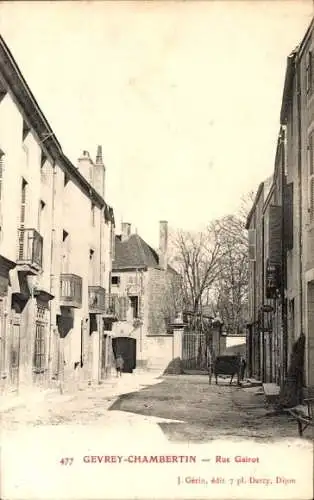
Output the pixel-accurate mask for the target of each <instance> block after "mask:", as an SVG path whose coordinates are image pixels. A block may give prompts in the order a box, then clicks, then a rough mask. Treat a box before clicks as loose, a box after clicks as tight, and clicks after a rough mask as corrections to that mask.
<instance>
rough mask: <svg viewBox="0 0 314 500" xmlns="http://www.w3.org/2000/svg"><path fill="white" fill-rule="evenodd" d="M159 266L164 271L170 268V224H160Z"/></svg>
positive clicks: (162, 221)
mask: <svg viewBox="0 0 314 500" xmlns="http://www.w3.org/2000/svg"><path fill="white" fill-rule="evenodd" d="M159 265H160V267H161V268H162V269H164V270H166V269H167V268H168V222H167V221H165V220H161V221H160V222H159Z"/></svg>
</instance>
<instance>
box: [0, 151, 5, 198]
mask: <svg viewBox="0 0 314 500" xmlns="http://www.w3.org/2000/svg"><path fill="white" fill-rule="evenodd" d="M3 169H4V154H3V153H2V151H1V150H0V202H1V198H2V190H3V187H2V186H3Z"/></svg>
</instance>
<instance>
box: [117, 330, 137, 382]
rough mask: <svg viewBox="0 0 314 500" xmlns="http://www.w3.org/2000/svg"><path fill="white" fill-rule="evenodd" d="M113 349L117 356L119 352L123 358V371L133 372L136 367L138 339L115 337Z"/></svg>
mask: <svg viewBox="0 0 314 500" xmlns="http://www.w3.org/2000/svg"><path fill="white" fill-rule="evenodd" d="M112 349H113V353H114V357H115V358H116V357H117V356H118V355H119V354H120V355H121V356H122V358H123V361H124V366H123V372H124V373H132V371H133V370H134V369H135V368H136V339H131V338H129V337H115V338H113V339H112Z"/></svg>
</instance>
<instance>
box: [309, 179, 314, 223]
mask: <svg viewBox="0 0 314 500" xmlns="http://www.w3.org/2000/svg"><path fill="white" fill-rule="evenodd" d="M309 186H310V195H309V196H310V200H309V205H310V206H309V209H310V218H311V221H312V220H314V176H312V177H310V180H309Z"/></svg>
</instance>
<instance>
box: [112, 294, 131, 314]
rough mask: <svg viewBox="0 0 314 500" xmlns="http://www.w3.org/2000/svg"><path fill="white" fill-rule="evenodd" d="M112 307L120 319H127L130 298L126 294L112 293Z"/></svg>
mask: <svg viewBox="0 0 314 500" xmlns="http://www.w3.org/2000/svg"><path fill="white" fill-rule="evenodd" d="M111 307H112V310H113V313H114V314H115V316H116V317H117V318H118V320H119V321H126V319H127V315H126V313H127V310H128V308H129V298H128V297H126V296H122V297H119V296H118V295H117V294H115V293H113V294H111Z"/></svg>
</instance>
